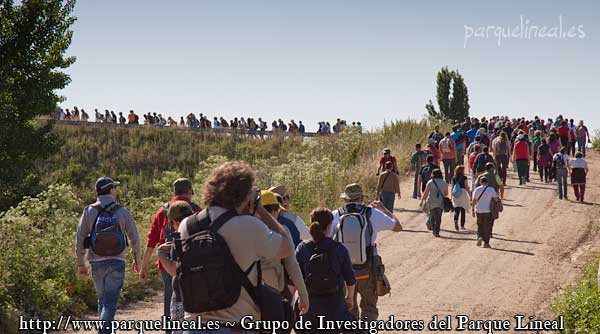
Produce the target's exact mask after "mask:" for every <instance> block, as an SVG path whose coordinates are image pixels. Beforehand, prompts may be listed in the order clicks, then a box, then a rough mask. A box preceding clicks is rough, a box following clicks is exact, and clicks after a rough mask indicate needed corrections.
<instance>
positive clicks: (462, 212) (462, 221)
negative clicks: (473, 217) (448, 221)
mask: <svg viewBox="0 0 600 334" xmlns="http://www.w3.org/2000/svg"><path fill="white" fill-rule="evenodd" d="M461 215H462V216H461ZM459 217H460V226H461V227H465V219H466V217H465V208H461V207H455V208H454V222H458V218H459Z"/></svg>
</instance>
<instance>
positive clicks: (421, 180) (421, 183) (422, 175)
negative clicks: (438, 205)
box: [417, 155, 440, 198]
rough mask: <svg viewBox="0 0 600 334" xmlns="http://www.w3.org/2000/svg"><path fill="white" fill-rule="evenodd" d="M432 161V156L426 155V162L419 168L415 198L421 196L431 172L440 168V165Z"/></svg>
mask: <svg viewBox="0 0 600 334" xmlns="http://www.w3.org/2000/svg"><path fill="white" fill-rule="evenodd" d="M433 161H434V158H433V156H432V155H428V156H427V164H426V165H424V166H422V167H421V169H419V173H418V174H419V176H418V179H417V190H418V192H417V198H421V197H422V196H421V194H422V193H423V192H424V191H425V186H426V185H427V182H429V180H430V179H431V173H432V172H433V171H434V170H436V169H440V167H439V166H438V165H436V164H435V163H434V162H433Z"/></svg>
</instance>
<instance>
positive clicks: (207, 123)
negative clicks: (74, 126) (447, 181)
mask: <svg viewBox="0 0 600 334" xmlns="http://www.w3.org/2000/svg"><path fill="white" fill-rule="evenodd" d="M48 117H49V118H50V119H54V120H58V121H77V122H90V115H89V114H88V113H87V112H86V111H85V110H84V109H83V108H82V109H79V108H78V107H77V106H74V107H73V108H72V109H71V110H69V109H67V108H65V109H62V108H57V109H56V110H55V111H54V112H52V113H51V114H50V115H48ZM142 117H143V120H141V119H140V116H139V115H138V114H136V113H135V112H134V111H133V110H130V111H129V113H128V114H127V115H124V114H123V112H119V113H118V114H117V113H115V112H114V111H112V110H108V109H106V110H105V111H104V113H102V112H100V111H99V110H98V109H94V118H95V123H112V124H120V125H126V124H127V125H145V126H154V127H170V128H189V129H233V130H247V131H248V132H249V133H257V132H258V133H265V132H266V131H267V130H268V129H269V125H268V123H267V121H265V120H263V119H262V118H261V117H259V118H258V120H255V119H254V118H252V117H246V118H244V117H239V118H238V117H234V118H233V119H230V120H229V121H228V120H227V119H225V118H224V117H217V116H214V117H213V118H212V121H211V120H210V118H209V117H208V116H207V115H204V114H202V113H200V114H199V116H198V117H197V116H196V115H195V114H193V113H189V114H188V115H187V116H186V117H185V118H184V117H183V116H181V117H180V118H179V121H177V120H176V119H175V118H173V117H171V116H168V117H167V118H166V119H165V118H164V117H163V115H162V114H157V113H155V112H154V113H150V112H148V113H146V114H142ZM348 128H352V129H356V130H357V131H359V132H362V123H361V122H352V124H351V125H349V124H348V122H347V121H346V120H343V119H340V118H338V119H337V120H336V122H335V123H334V125H333V126H332V125H331V123H330V122H328V121H321V122H318V130H317V132H316V133H317V134H322V135H326V134H331V133H340V132H343V131H345V130H346V129H348ZM270 130H271V131H272V132H273V133H293V134H301V135H302V134H305V133H306V128H305V126H304V124H303V123H302V121H298V122H296V121H295V120H293V119H292V120H290V121H289V122H287V123H286V122H284V121H283V120H282V119H281V118H279V119H277V120H274V121H273V122H271V129H270Z"/></svg>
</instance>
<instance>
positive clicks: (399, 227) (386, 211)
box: [371, 201, 402, 232]
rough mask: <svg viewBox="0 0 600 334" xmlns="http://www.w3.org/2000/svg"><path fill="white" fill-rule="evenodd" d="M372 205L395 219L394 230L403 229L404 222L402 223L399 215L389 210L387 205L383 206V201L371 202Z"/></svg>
mask: <svg viewBox="0 0 600 334" xmlns="http://www.w3.org/2000/svg"><path fill="white" fill-rule="evenodd" d="M371 207H373V208H375V209H377V210H379V211H381V212H383V214H385V215H386V216H388V217H390V218H392V219H393V220H394V223H395V224H394V228H393V229H392V231H394V232H400V231H402V224H400V220H398V217H396V216H395V215H394V214H393V213H392V212H390V210H388V209H387V208H386V207H385V206H383V203H381V202H380V201H375V202H373V203H371Z"/></svg>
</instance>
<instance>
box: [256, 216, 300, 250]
mask: <svg viewBox="0 0 600 334" xmlns="http://www.w3.org/2000/svg"><path fill="white" fill-rule="evenodd" d="M256 216H257V217H258V218H259V219H260V220H261V221H262V222H263V223H264V224H265V225H267V227H268V228H269V229H270V230H271V231H273V232H275V233H277V234H279V235H280V236H281V239H282V240H281V245H280V246H279V249H278V250H277V254H276V255H275V257H276V258H278V259H283V258H285V257H288V256H290V255H292V254H293V253H294V247H293V246H290V244H291V245H293V242H292V243H290V241H291V240H288V237H287V234H286V233H285V231H284V230H283V227H282V226H281V224H279V222H278V221H277V220H275V218H273V216H271V214H270V213H269V212H268V211H267V210H266V209H265V208H264V207H263V206H262V205H260V204H259V205H258V206H257V208H256Z"/></svg>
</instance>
